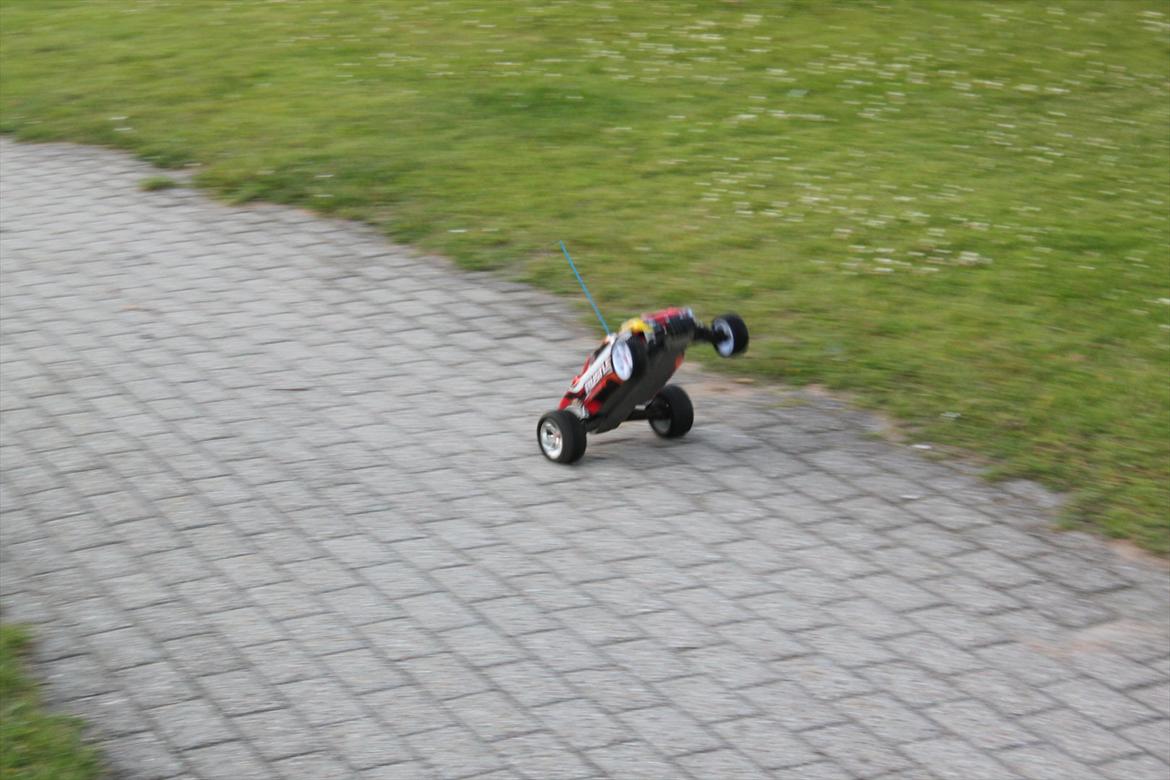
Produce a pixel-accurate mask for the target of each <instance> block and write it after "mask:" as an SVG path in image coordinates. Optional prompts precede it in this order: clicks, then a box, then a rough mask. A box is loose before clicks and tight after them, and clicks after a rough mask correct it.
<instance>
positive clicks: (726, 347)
mask: <svg viewBox="0 0 1170 780" xmlns="http://www.w3.org/2000/svg"><path fill="white" fill-rule="evenodd" d="M713 330H714V331H715V332H716V333H718V334H719V335H720V336H721V338H720V339H719V340H718V341H716V342H715V351H716V352H718V353H719V354H720V355H722V356H723V357H731V351H732V350H733V349H735V334H733V333H732V332H731V326H730V325H728V324H727V323H726V322H723V321H722V320H720V321H719V322H716V323H715V327H714V328H713Z"/></svg>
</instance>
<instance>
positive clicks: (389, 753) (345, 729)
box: [322, 719, 413, 770]
mask: <svg viewBox="0 0 1170 780" xmlns="http://www.w3.org/2000/svg"><path fill="white" fill-rule="evenodd" d="M322 731H323V733H322V738H323V739H325V740H327V741H329V742H330V743H331V744H332V746H333V748H334V749H335V750H336V751H337V754H338V755H339V756H340V757H341V758H342V760H344V761H345V762H346V763H347V764H348V765H349V766H351V767H353V768H354V769H357V770H363V769H371V768H373V767H376V766H383V765H385V764H396V763H401V762H403V761H409V760H410V759H411V758H412V757H413V756H412V752H411V750H410V748H409V747H407V744H406V742H405V741H404V740H403V739H402V738H401V737H397V736H395V735H394V734H392V733H390V732H388V731H387V730H386V728H385V727H383V726H381V725H379V724H377V723H375V722H374V721H372V720H366V719H362V720H353V721H347V722H345V723H337V724H334V725H332V726H326V727H325V728H324V729H323V730H322Z"/></svg>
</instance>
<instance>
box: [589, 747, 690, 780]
mask: <svg viewBox="0 0 1170 780" xmlns="http://www.w3.org/2000/svg"><path fill="white" fill-rule="evenodd" d="M585 755H586V756H587V757H588V758H589V760H590V761H591V762H592V763H594V764H596V765H597V766H598V767H600V768H601V771H602V772H604V773H605V774H604V775H603V776H605V777H621V778H629V780H660V779H661V778H664V777H672V776H676V775H677V774H678V768H677V767H676V766H675V765H674V764H672V763H670V762H669V761H667V759H666V758H665V757H663V756H662V755H661V754H659V753H658V752H657V751H655V750H654V749H653V748H651V747H649V746H648V745H646V744H644V743H641V742H624V743H622V744H620V745H610V746H608V747H603V748H597V749H595V750H590V751H588V752H587V753H586V754H585Z"/></svg>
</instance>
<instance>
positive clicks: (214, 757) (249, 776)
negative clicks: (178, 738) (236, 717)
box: [184, 742, 271, 780]
mask: <svg viewBox="0 0 1170 780" xmlns="http://www.w3.org/2000/svg"><path fill="white" fill-rule="evenodd" d="M184 758H185V759H186V760H187V761H188V762H190V764H191V765H192V766H193V767H194V770H195V772H197V773H198V776H199V777H203V778H207V780H234V778H239V780H265V778H268V777H270V776H271V772H270V770H269V769H268V767H267V766H265V764H264V763H263V762H262V761H261V760H260V759H259V758H258V757H257V756H256V754H255V752H254V751H253V750H252V749H251V747H250V746H249V745H247V744H246V743H244V742H223V743H220V744H218V745H208V746H206V747H198V748H194V749H192V750H189V751H187V752H186V754H185V755H184Z"/></svg>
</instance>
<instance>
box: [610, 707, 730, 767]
mask: <svg viewBox="0 0 1170 780" xmlns="http://www.w3.org/2000/svg"><path fill="white" fill-rule="evenodd" d="M618 718H619V719H620V720H621V721H622V722H623V723H625V724H626V725H627V726H628V727H629V728H630V729H632V730H633V731H634V733H636V734H637V735H638V736H640V737H641V738H642V739H643V740H644V741H645V742H647V743H648V744H650V745H653V746H654V747H655V748H656V749H658V750H660V751H662V752H663V753H665V754H666V755H668V756H679V755H684V754H687V753H696V752H699V751H702V750H715V749H717V748H718V747H719V746H720V743H719V739H718V737H716V736H715V735H714V734H712V733H711V732H710V731H708V730H707V729H706V728H704V727H703V726H701V725H700V724H699V722H698V721H697V720H695V719H694V718H693V717H691V716H689V715H687V714H686V713H684V712H682V711H680V710H679V709H677V708H675V707H670V706H664V707H648V708H646V709H643V710H632V711H630V712H624V713H622V714H620V715H619V716H618Z"/></svg>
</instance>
